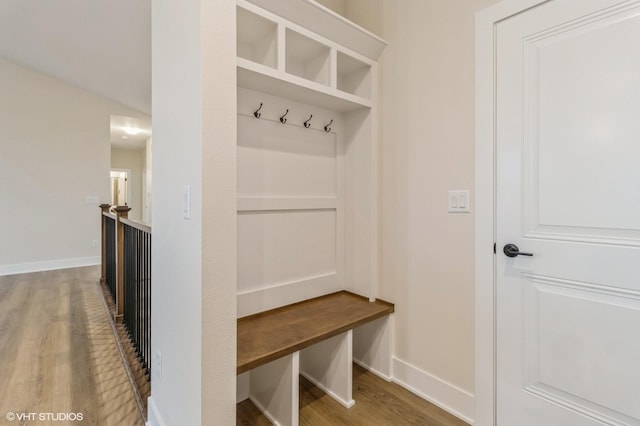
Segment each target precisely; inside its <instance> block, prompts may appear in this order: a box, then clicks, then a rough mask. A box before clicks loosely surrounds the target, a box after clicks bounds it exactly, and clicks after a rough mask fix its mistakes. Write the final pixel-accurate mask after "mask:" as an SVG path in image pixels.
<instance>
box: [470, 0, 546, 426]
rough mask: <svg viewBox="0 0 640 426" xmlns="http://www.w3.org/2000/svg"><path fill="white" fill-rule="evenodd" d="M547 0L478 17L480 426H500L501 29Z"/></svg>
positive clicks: (504, 6)
mask: <svg viewBox="0 0 640 426" xmlns="http://www.w3.org/2000/svg"><path fill="white" fill-rule="evenodd" d="M544 1H546V0H503V1H501V2H500V3H498V4H496V5H494V6H492V7H490V8H487V9H484V10H482V11H479V12H478V13H476V46H475V48H476V143H475V148H476V159H475V166H476V217H475V219H476V221H475V222H476V268H475V269H476V270H475V280H476V284H475V289H476V301H475V325H476V330H475V340H476V347H475V371H476V378H475V394H476V397H475V422H476V423H475V424H476V425H478V426H489V425H495V424H496V411H495V407H496V398H495V390H496V389H495V377H496V369H495V337H496V336H495V318H496V312H495V273H494V271H495V257H494V255H493V252H492V247H493V244H494V242H495V214H494V212H495V192H494V188H495V186H494V185H495V182H494V179H495V161H494V159H495V152H494V140H495V137H494V136H495V135H494V123H495V119H496V117H495V114H494V112H495V105H494V93H495V70H494V65H495V44H494V29H495V25H496V24H497V23H498V22H499V21H501V20H503V19H505V18H508V17H509V16H512V15H514V14H516V13H519V12H521V11H523V10H526V9H529V8H531V7H533V6H536V5H538V4H540V3H543V2H544Z"/></svg>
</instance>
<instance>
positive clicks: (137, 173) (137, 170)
mask: <svg viewBox="0 0 640 426" xmlns="http://www.w3.org/2000/svg"><path fill="white" fill-rule="evenodd" d="M111 168H112V169H128V170H130V171H131V173H130V174H129V177H128V179H129V180H128V182H127V192H128V194H127V196H128V198H129V201H128V203H129V207H130V208H131V211H130V212H129V218H130V219H133V220H137V221H142V197H143V194H142V172H143V171H144V170H145V150H144V149H116V148H111Z"/></svg>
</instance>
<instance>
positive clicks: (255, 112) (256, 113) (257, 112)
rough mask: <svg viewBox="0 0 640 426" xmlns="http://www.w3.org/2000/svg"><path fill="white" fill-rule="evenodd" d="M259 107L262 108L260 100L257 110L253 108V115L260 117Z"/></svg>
mask: <svg viewBox="0 0 640 426" xmlns="http://www.w3.org/2000/svg"><path fill="white" fill-rule="evenodd" d="M261 109H262V102H260V106H259V107H258V109H257V110H255V111H254V112H253V116H254V117H255V118H260V116H261V115H262V114H261V113H260V110H261Z"/></svg>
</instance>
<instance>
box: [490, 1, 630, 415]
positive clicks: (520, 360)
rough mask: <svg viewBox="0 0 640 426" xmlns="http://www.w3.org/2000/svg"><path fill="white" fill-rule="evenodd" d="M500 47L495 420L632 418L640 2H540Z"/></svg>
mask: <svg viewBox="0 0 640 426" xmlns="http://www.w3.org/2000/svg"><path fill="white" fill-rule="evenodd" d="M496 46H497V62H496V66H497V68H496V70H497V73H496V87H497V94H496V105H497V109H496V114H497V121H496V134H497V140H496V149H497V158H496V164H497V170H496V173H497V205H496V209H497V210H496V217H497V236H496V241H497V255H496V268H497V269H496V277H497V284H496V285H497V287H496V293H497V300H496V303H497V323H496V328H497V420H498V425H499V426H527V425H531V426H534V425H535V426H553V425H557V426H572V425H596V424H611V425H640V0H635V1H620V0H551V1H547V2H545V3H542V4H540V5H538V6H537V7H534V8H531V9H528V10H526V11H524V12H522V13H520V14H517V15H514V16H512V17H510V18H508V19H505V20H503V21H501V22H500V23H498V24H497V27H496ZM509 243H511V244H515V245H517V246H518V247H519V249H520V250H521V251H522V252H525V253H527V252H528V253H532V254H533V256H531V257H529V256H524V255H520V256H516V257H508V256H506V255H505V254H504V253H503V247H504V246H505V245H507V244H509Z"/></svg>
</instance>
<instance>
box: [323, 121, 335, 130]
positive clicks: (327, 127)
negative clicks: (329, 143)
mask: <svg viewBox="0 0 640 426" xmlns="http://www.w3.org/2000/svg"><path fill="white" fill-rule="evenodd" d="M331 123H333V118H332V119H331V121H330V122H329V124H327V125H326V126H324V131H325V132H327V133H328V132H330V131H331V127H329V126H331Z"/></svg>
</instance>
